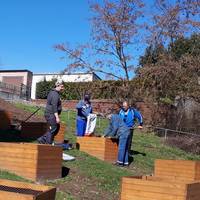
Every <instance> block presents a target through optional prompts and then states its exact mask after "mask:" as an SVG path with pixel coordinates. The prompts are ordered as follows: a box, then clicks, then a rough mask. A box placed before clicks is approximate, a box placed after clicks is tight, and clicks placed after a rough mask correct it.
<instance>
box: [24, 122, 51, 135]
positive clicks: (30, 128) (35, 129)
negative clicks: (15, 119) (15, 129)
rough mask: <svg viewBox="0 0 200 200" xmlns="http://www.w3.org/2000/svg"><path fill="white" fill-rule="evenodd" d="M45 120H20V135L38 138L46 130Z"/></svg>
mask: <svg viewBox="0 0 200 200" xmlns="http://www.w3.org/2000/svg"><path fill="white" fill-rule="evenodd" d="M47 128H48V126H47V123H46V122H22V129H21V137H23V138H38V137H40V136H42V135H44V134H45V133H46V132H47Z"/></svg>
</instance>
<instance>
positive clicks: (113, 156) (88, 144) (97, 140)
mask: <svg viewBox="0 0 200 200" xmlns="http://www.w3.org/2000/svg"><path fill="white" fill-rule="evenodd" d="M77 146H78V148H79V149H80V151H83V152H86V153H88V154H89V155H92V156H94V157H97V158H99V159H101V160H105V161H109V162H113V161H116V160H117V155H118V140H117V139H110V138H102V137H77Z"/></svg>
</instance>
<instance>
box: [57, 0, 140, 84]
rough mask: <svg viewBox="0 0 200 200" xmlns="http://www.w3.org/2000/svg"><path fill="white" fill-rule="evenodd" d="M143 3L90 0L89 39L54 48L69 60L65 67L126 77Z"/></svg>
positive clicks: (128, 75)
mask: <svg viewBox="0 0 200 200" xmlns="http://www.w3.org/2000/svg"><path fill="white" fill-rule="evenodd" d="M143 6H144V5H143V3H142V1H141V0H118V1H111V0H104V1H103V3H102V4H100V3H90V8H91V10H92V11H93V16H92V17H91V23H92V33H91V42H89V43H88V44H84V45H79V46H77V47H76V48H71V47H70V45H67V44H58V45H56V46H55V48H56V49H58V50H61V51H63V52H64V53H65V54H66V56H67V57H68V58H69V59H70V60H72V62H71V64H70V65H69V66H67V67H66V69H65V71H67V72H69V71H76V70H79V69H85V70H87V71H89V72H100V73H103V74H105V75H107V76H110V77H112V78H114V79H119V80H129V79H130V72H131V71H132V70H133V69H134V66H133V64H132V63H133V62H132V61H133V55H132V52H131V50H132V51H133V46H134V38H136V36H137V34H138V30H139V27H140V25H139V24H138V19H139V18H140V17H142V14H143V12H142V8H143Z"/></svg>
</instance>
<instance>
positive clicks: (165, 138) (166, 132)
mask: <svg viewBox="0 0 200 200" xmlns="http://www.w3.org/2000/svg"><path fill="white" fill-rule="evenodd" d="M167 130H168V129H165V140H166V139H167Z"/></svg>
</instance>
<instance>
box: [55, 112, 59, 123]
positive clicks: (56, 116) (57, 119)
mask: <svg viewBox="0 0 200 200" xmlns="http://www.w3.org/2000/svg"><path fill="white" fill-rule="evenodd" d="M54 115H55V118H56V123H57V124H60V118H59V116H58V113H54Z"/></svg>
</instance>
